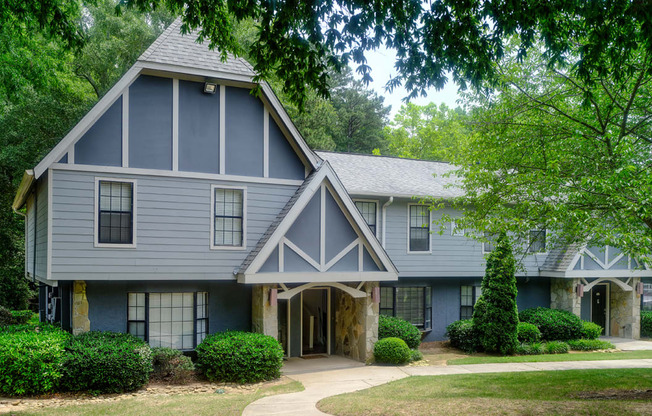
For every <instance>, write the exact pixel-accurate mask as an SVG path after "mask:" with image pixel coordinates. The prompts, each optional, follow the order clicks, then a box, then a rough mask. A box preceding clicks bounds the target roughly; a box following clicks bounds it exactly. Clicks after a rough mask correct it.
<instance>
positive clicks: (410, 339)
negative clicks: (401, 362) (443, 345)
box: [378, 315, 421, 349]
mask: <svg viewBox="0 0 652 416" xmlns="http://www.w3.org/2000/svg"><path fill="white" fill-rule="evenodd" d="M391 337H394V338H401V339H402V340H403V341H405V343H406V344H407V346H408V347H410V348H411V349H416V348H419V345H421V331H419V328H417V327H416V326H414V325H412V324H411V323H409V322H408V321H406V320H404V319H401V318H396V317H394V316H386V315H380V316H379V317H378V339H383V338H391Z"/></svg>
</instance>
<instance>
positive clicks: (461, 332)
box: [446, 319, 481, 353]
mask: <svg viewBox="0 0 652 416" xmlns="http://www.w3.org/2000/svg"><path fill="white" fill-rule="evenodd" d="M446 336H447V337H448V339H449V340H450V343H451V346H453V347H455V348H459V349H460V350H462V351H464V352H468V353H471V352H475V351H476V350H477V349H478V347H481V346H480V345H478V334H477V333H476V331H475V329H474V328H473V321H472V320H471V319H463V320H459V321H455V322H453V323H450V324H449V325H448V326H447V327H446Z"/></svg>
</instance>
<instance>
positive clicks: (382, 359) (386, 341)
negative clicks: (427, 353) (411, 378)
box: [374, 337, 412, 364]
mask: <svg viewBox="0 0 652 416" xmlns="http://www.w3.org/2000/svg"><path fill="white" fill-rule="evenodd" d="M411 357H412V351H410V348H409V347H408V346H407V344H406V343H405V341H403V340H402V339H401V338H396V337H389V338H383V339H381V340H379V341H378V342H376V344H375V345H374V358H375V359H376V361H377V362H379V363H387V364H405V363H407V362H408V361H410V358H411Z"/></svg>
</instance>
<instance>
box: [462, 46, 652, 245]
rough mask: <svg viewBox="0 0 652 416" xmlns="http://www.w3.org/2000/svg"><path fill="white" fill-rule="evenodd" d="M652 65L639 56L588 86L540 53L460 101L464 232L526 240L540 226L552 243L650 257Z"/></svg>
mask: <svg viewBox="0 0 652 416" xmlns="http://www.w3.org/2000/svg"><path fill="white" fill-rule="evenodd" d="M650 59H651V57H650V55H649V54H648V52H647V51H646V50H645V49H644V48H642V47H641V48H639V49H638V50H636V53H635V55H633V56H632V57H631V59H630V60H628V61H627V63H626V64H625V65H624V68H622V70H625V71H627V73H628V74H629V75H628V76H627V77H625V78H623V79H620V80H619V79H616V78H613V77H611V76H608V75H603V71H593V72H591V74H590V77H591V79H590V80H588V81H585V80H583V79H582V78H581V77H578V76H576V75H574V74H573V73H572V72H571V71H564V70H559V69H555V68H550V67H549V66H548V65H547V61H546V60H545V59H544V58H543V57H542V56H541V55H540V54H531V55H530V56H529V57H528V58H527V59H525V60H524V61H520V60H519V59H518V57H517V55H516V54H515V53H514V54H512V55H509V56H508V57H506V58H505V59H503V60H502V61H501V62H500V63H499V64H498V65H496V66H497V71H498V74H499V75H500V80H501V84H500V85H499V87H498V88H497V89H496V90H495V91H493V92H492V91H489V92H487V91H479V92H476V93H475V94H470V95H469V96H468V97H467V99H468V100H470V102H471V103H473V104H474V105H475V106H476V108H475V111H474V114H473V118H474V130H475V132H476V134H475V135H473V136H469V140H468V141H467V142H466V144H465V147H464V149H463V151H462V152H460V153H459V154H458V156H457V157H456V158H455V159H454V162H456V164H457V165H458V166H459V169H458V171H457V172H456V174H457V175H458V176H459V177H460V178H462V179H460V181H459V182H460V185H461V187H462V189H463V190H464V193H465V194H466V196H465V197H463V198H460V199H458V200H457V201H455V205H456V206H458V207H459V208H462V209H464V211H465V218H464V220H463V221H462V224H461V226H462V227H474V228H476V229H481V230H490V231H495V230H497V229H506V230H509V231H510V232H511V233H513V234H515V235H520V236H521V237H523V239H525V238H526V237H527V233H528V231H529V230H531V229H538V228H542V227H545V228H547V229H548V238H549V243H552V244H555V245H556V244H567V243H571V242H578V243H583V242H586V241H587V239H589V238H590V239H592V241H593V242H594V243H595V244H610V245H614V246H617V247H620V248H621V249H624V250H625V251H626V252H628V253H630V254H634V255H645V254H652V205H651V204H650V195H652V173H651V172H652V171H651V168H652V164H651V163H652V162H651V161H650V160H651V159H650V155H651V152H652V70H651V68H652V66H651V62H650ZM619 63H620V61H619V60H614V61H612V62H610V63H609V65H610V67H613V66H615V65H618V64H619ZM585 97H588V101H585ZM524 247H526V245H522V246H521V248H524ZM516 249H519V247H516Z"/></svg>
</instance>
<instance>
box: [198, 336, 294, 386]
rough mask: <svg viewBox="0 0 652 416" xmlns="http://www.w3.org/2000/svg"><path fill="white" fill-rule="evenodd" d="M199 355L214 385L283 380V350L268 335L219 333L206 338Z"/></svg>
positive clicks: (202, 370) (199, 364) (200, 364)
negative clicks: (217, 382) (227, 382)
mask: <svg viewBox="0 0 652 416" xmlns="http://www.w3.org/2000/svg"><path fill="white" fill-rule="evenodd" d="M196 351H197V368H198V369H199V370H200V371H201V372H202V373H204V374H205V375H206V377H207V378H208V379H209V380H210V381H230V382H236V383H256V382H259V381H264V380H272V379H275V378H279V377H280V376H281V366H282V364H283V348H282V347H281V344H279V342H278V341H277V340H275V339H274V338H273V337H270V336H268V335H263V334H257V333H252V332H240V331H227V332H218V333H215V334H212V335H209V336H208V337H206V339H204V341H202V343H201V344H199V345H198V346H197V348H196Z"/></svg>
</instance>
